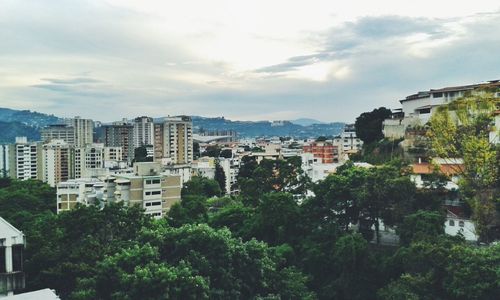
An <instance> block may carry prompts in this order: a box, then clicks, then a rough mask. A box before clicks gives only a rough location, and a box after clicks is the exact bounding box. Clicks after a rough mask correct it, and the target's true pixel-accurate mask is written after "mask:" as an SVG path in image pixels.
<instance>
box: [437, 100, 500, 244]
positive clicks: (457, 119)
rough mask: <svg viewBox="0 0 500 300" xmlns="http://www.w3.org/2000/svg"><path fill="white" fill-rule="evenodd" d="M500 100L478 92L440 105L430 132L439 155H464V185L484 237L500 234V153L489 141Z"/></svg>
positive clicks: (465, 195) (493, 237)
mask: <svg viewBox="0 0 500 300" xmlns="http://www.w3.org/2000/svg"><path fill="white" fill-rule="evenodd" d="M498 109H500V100H499V99H498V98H496V97H494V95H493V94H492V93H488V92H484V93H476V94H471V95H468V96H466V97H463V98H461V99H458V100H455V101H453V102H450V103H449V104H447V105H443V106H441V107H439V109H438V111H437V112H436V113H434V114H433V116H432V117H431V119H430V122H429V125H430V126H429V130H428V132H427V135H428V137H429V138H430V141H431V146H432V154H433V155H434V156H435V157H440V158H443V159H449V160H453V159H455V158H462V159H463V161H464V166H465V167H464V168H462V169H459V170H457V171H459V172H460V173H461V175H462V181H461V182H460V188H461V191H462V196H463V198H464V199H465V200H466V201H467V202H468V204H469V206H470V207H471V208H472V212H473V215H472V216H473V219H474V221H475V224H476V229H477V231H478V233H479V235H480V237H481V240H483V241H491V240H494V239H497V238H500V221H499V220H500V217H499V216H500V189H499V187H500V175H499V174H500V162H499V158H500V153H499V150H498V146H497V145H493V144H491V143H490V142H489V133H490V131H491V130H492V126H493V117H494V114H493V112H494V111H495V110H498Z"/></svg>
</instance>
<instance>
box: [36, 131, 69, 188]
mask: <svg viewBox="0 0 500 300" xmlns="http://www.w3.org/2000/svg"><path fill="white" fill-rule="evenodd" d="M42 151H43V155H42V158H43V176H42V179H43V181H44V182H46V183H48V184H49V185H50V186H51V187H55V186H57V184H58V183H59V182H62V181H67V180H69V179H72V178H75V177H74V176H75V174H74V171H75V170H74V161H75V158H74V153H75V152H74V148H73V146H72V145H70V144H68V143H66V142H65V141H63V140H52V141H51V142H50V143H48V144H45V145H43V150H42Z"/></svg>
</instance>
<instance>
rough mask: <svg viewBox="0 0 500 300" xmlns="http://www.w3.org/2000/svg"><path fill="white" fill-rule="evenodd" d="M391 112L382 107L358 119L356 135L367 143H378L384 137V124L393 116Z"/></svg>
mask: <svg viewBox="0 0 500 300" xmlns="http://www.w3.org/2000/svg"><path fill="white" fill-rule="evenodd" d="M391 113H392V112H391V110H390V109H387V108H385V107H380V108H377V109H374V110H372V111H371V112H364V113H362V114H361V115H360V116H359V117H357V118H356V122H355V123H354V126H355V127H356V135H357V136H358V137H359V138H360V139H361V140H362V141H363V142H364V143H365V144H369V143H372V142H376V141H378V140H380V139H382V138H383V137H384V135H383V134H382V122H383V121H384V120H385V119H387V118H389V117H390V116H391Z"/></svg>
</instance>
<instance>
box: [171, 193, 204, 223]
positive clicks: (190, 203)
mask: <svg viewBox="0 0 500 300" xmlns="http://www.w3.org/2000/svg"><path fill="white" fill-rule="evenodd" d="M207 211H208V210H207V205H206V198H204V197H202V196H192V195H189V196H185V197H183V198H182V201H181V202H178V203H175V204H174V205H172V207H171V208H170V210H169V212H168V215H167V219H168V221H169V224H170V225H171V226H174V227H180V226H182V225H184V224H199V223H206V222H207V220H208V215H207Z"/></svg>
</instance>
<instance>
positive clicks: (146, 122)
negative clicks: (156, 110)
mask: <svg viewBox="0 0 500 300" xmlns="http://www.w3.org/2000/svg"><path fill="white" fill-rule="evenodd" d="M153 139H154V124H153V118H150V117H145V116H142V117H138V118H135V119H134V148H139V147H142V146H146V145H153Z"/></svg>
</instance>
